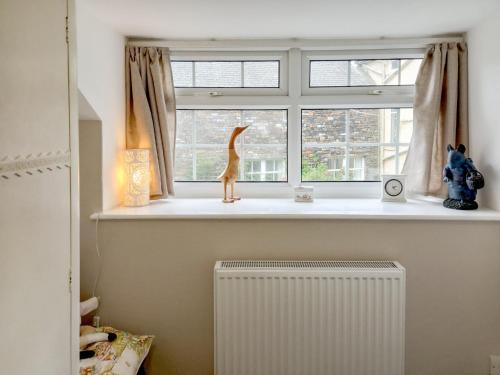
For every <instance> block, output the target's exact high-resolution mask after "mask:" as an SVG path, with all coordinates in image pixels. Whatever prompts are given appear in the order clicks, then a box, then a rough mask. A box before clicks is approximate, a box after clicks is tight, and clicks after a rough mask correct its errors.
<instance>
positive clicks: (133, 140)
mask: <svg viewBox="0 0 500 375" xmlns="http://www.w3.org/2000/svg"><path fill="white" fill-rule="evenodd" d="M125 55H126V61H125V74H126V101H127V148H147V149H149V156H150V168H151V183H150V185H151V186H150V191H151V193H150V195H151V199H160V198H166V197H167V196H168V195H169V194H173V193H174V188H173V180H174V155H175V127H176V126H175V121H176V120H175V93H174V84H173V79H172V71H171V66H170V56H169V51H168V49H167V48H149V47H127V48H126V53H125Z"/></svg>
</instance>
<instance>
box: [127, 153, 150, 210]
mask: <svg viewBox="0 0 500 375" xmlns="http://www.w3.org/2000/svg"><path fill="white" fill-rule="evenodd" d="M125 185H126V187H125V199H124V205H125V206H127V207H137V206H146V205H147V204H149V150H147V149H142V148H135V149H129V150H125Z"/></svg>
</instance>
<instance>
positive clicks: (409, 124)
mask: <svg viewBox="0 0 500 375" xmlns="http://www.w3.org/2000/svg"><path fill="white" fill-rule="evenodd" d="M399 124H400V125H399V142H401V143H410V139H411V135H412V132H413V108H401V110H400V120H399Z"/></svg>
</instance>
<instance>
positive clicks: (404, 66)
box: [401, 59, 422, 85]
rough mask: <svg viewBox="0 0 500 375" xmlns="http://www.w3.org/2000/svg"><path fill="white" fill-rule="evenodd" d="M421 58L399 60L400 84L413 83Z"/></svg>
mask: <svg viewBox="0 0 500 375" xmlns="http://www.w3.org/2000/svg"><path fill="white" fill-rule="evenodd" d="M420 64H422V59H411V60H401V84H402V85H414V84H415V81H416V79H417V74H418V71H419V69H420Z"/></svg>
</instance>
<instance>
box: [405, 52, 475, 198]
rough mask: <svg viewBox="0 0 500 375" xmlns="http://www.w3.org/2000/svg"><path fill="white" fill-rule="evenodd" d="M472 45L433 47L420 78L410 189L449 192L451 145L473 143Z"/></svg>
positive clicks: (407, 168)
mask: <svg viewBox="0 0 500 375" xmlns="http://www.w3.org/2000/svg"><path fill="white" fill-rule="evenodd" d="M467 107H468V99H467V46H466V45H465V44H462V43H443V44H436V45H433V46H431V47H429V49H428V50H427V53H426V56H425V58H424V60H423V62H422V65H421V67H420V71H419V73H418V76H417V81H416V83H415V103H414V107H413V108H414V112H413V136H412V140H411V144H410V148H409V150H408V156H407V159H406V162H405V165H404V169H403V170H404V172H405V173H406V174H407V175H408V177H407V188H408V191H409V193H413V194H424V195H434V196H444V195H445V194H446V187H445V185H444V184H443V182H442V179H443V176H442V174H443V167H444V165H445V164H446V161H447V150H446V146H447V145H448V144H449V143H451V144H452V145H457V144H459V143H463V144H466V145H467V143H468V134H469V129H468V111H467Z"/></svg>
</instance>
